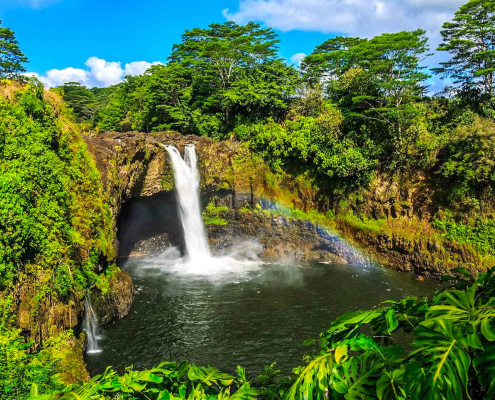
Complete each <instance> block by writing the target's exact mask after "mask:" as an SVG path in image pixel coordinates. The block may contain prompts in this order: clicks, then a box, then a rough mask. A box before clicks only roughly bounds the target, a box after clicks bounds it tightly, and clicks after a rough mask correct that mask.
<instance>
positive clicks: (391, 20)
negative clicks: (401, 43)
mask: <svg viewBox="0 0 495 400" xmlns="http://www.w3.org/2000/svg"><path fill="white" fill-rule="evenodd" d="M465 2H466V0H240V2H239V9H238V10H237V11H234V12H231V11H230V10H229V9H225V10H223V15H224V16H225V17H226V18H227V19H229V20H233V21H236V22H237V23H246V22H248V21H252V20H253V21H261V22H264V23H265V24H266V25H268V26H270V27H273V28H277V29H280V30H281V31H290V30H303V31H317V32H323V33H340V34H344V35H357V36H363V37H370V36H374V35H376V34H379V33H382V32H396V31H401V30H412V29H417V28H423V29H426V30H427V31H428V32H429V34H430V36H436V39H435V41H436V42H438V32H439V29H440V27H441V25H442V23H443V22H445V21H446V20H448V19H449V18H451V17H452V15H453V14H454V12H455V11H456V10H457V9H458V8H459V6H461V5H462V4H464V3H465Z"/></svg>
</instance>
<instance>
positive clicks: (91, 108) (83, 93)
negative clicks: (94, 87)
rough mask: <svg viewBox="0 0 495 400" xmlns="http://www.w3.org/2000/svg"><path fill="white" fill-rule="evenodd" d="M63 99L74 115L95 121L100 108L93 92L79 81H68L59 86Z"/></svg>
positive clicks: (80, 118)
mask: <svg viewBox="0 0 495 400" xmlns="http://www.w3.org/2000/svg"><path fill="white" fill-rule="evenodd" d="M60 89H61V90H62V95H63V99H64V101H65V102H66V103H67V104H68V106H69V107H70V108H72V110H73V112H74V114H75V117H76V118H77V119H78V120H79V121H81V120H88V121H90V122H91V123H94V122H95V119H96V117H97V114H98V111H99V109H100V107H99V105H98V104H97V101H96V96H95V94H94V92H92V91H91V90H89V89H88V88H86V87H85V86H83V85H81V84H80V83H79V82H68V83H64V84H63V85H62V86H60Z"/></svg>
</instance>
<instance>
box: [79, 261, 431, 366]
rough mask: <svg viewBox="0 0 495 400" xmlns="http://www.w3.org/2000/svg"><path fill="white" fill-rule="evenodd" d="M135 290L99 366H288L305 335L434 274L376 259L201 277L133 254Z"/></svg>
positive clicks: (109, 333)
mask: <svg viewBox="0 0 495 400" xmlns="http://www.w3.org/2000/svg"><path fill="white" fill-rule="evenodd" d="M124 269H128V270H129V271H130V272H131V274H132V275H133V278H134V282H135V284H136V285H138V286H140V287H142V288H143V291H141V292H140V293H138V294H137V296H136V298H135V301H134V305H133V308H132V311H131V313H130V315H129V316H128V317H126V318H125V319H123V320H121V321H118V322H117V323H115V324H114V325H111V326H110V327H109V328H108V329H106V330H105V331H103V332H102V336H103V337H102V340H101V341H100V343H99V345H100V347H101V349H102V350H103V351H102V352H101V353H98V354H90V355H88V357H87V362H88V367H89V370H90V372H91V373H92V374H95V373H100V372H102V371H104V369H105V368H106V367H107V366H109V365H111V366H113V367H114V368H116V369H117V370H118V371H119V372H122V371H123V369H124V367H126V366H129V365H133V366H134V367H135V368H149V367H152V366H156V365H157V364H159V363H160V362H161V361H165V360H189V361H191V362H194V363H197V364H201V365H207V364H209V365H213V366H215V367H217V368H219V369H221V370H224V371H225V372H233V371H234V370H235V368H236V366H237V365H242V366H244V367H245V368H247V370H248V373H259V372H261V371H262V368H263V365H265V364H269V363H271V362H273V361H277V366H278V367H279V368H281V369H282V370H283V371H284V372H290V370H291V369H292V368H293V367H295V366H298V365H301V363H302V357H303V356H304V355H305V354H307V353H308V351H310V350H309V349H308V348H305V347H303V346H302V345H301V343H302V342H303V341H304V340H305V339H308V338H317V337H318V334H319V333H320V332H322V331H324V330H326V329H328V328H329V327H330V323H331V321H332V320H333V319H335V318H336V317H338V316H339V315H341V314H343V313H345V312H349V311H353V310H356V309H369V308H372V307H374V306H377V305H378V304H379V303H380V302H381V301H383V300H387V299H396V300H398V299H400V298H402V297H403V296H405V295H429V294H431V293H433V292H434V291H435V290H436V289H438V284H437V283H436V282H433V281H428V280H427V281H424V282H419V281H417V280H416V279H415V277H414V276H413V275H408V274H403V273H399V272H396V271H391V270H386V269H382V268H378V267H356V266H351V265H325V264H319V263H311V264H309V265H290V264H287V265H284V264H280V265H274V264H270V265H261V266H260V267H259V268H255V269H252V270H249V271H243V272H242V273H241V272H239V274H230V275H226V276H222V277H217V278H208V279H207V278H204V277H203V278H201V277H194V276H191V275H181V274H180V273H177V272H167V271H164V270H162V269H156V270H155V269H153V266H152V265H151V268H150V263H143V261H142V260H141V261H140V260H130V261H129V262H127V264H126V265H125V266H124Z"/></svg>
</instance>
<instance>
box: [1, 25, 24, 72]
mask: <svg viewBox="0 0 495 400" xmlns="http://www.w3.org/2000/svg"><path fill="white" fill-rule="evenodd" d="M1 25H2V20H0V78H9V79H16V78H19V77H20V74H21V73H22V72H26V69H25V68H24V67H23V66H22V64H24V63H27V62H28V59H27V57H25V56H24V54H23V53H22V51H21V49H20V48H19V45H18V43H17V40H16V39H15V34H14V32H13V31H12V30H11V29H9V28H3V27H2V26H1Z"/></svg>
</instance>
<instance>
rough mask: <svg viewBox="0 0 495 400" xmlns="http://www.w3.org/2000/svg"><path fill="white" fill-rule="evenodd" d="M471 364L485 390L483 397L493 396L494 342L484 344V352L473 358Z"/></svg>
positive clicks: (494, 386)
mask: <svg viewBox="0 0 495 400" xmlns="http://www.w3.org/2000/svg"><path fill="white" fill-rule="evenodd" d="M473 365H474V368H475V370H476V373H477V374H478V379H479V381H480V384H481V386H483V387H484V388H485V390H486V396H485V399H492V398H494V397H495V343H491V344H489V345H487V346H485V352H483V353H482V354H480V355H479V356H477V357H476V358H474V360H473Z"/></svg>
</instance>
